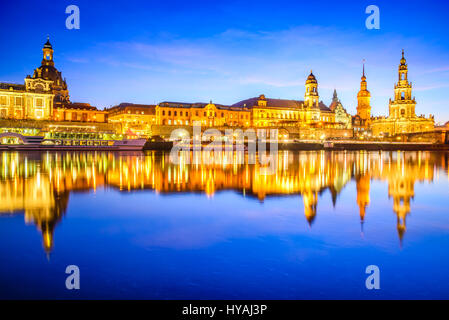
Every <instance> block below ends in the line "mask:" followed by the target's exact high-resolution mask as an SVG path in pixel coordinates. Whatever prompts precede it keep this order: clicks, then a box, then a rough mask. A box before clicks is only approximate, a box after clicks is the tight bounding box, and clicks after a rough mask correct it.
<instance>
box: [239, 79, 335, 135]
mask: <svg viewBox="0 0 449 320" xmlns="http://www.w3.org/2000/svg"><path fill="white" fill-rule="evenodd" d="M319 99H320V96H319V94H318V81H317V80H316V78H315V76H314V75H313V73H312V72H311V73H310V75H309V76H308V77H307V80H306V84H305V94H304V100H303V101H300V100H285V99H271V98H266V97H265V95H260V96H259V97H258V98H251V99H247V100H243V101H240V102H238V103H236V104H234V105H233V107H235V108H248V109H250V110H251V126H253V127H270V126H273V127H283V126H302V127H336V125H335V113H334V112H333V111H332V110H331V109H330V108H329V107H327V106H326V105H325V104H324V103H323V102H322V101H320V100H319Z"/></svg>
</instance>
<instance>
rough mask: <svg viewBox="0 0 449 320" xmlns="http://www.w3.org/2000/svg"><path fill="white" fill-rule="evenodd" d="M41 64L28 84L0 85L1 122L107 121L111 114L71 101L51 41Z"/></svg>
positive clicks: (46, 44)
mask: <svg viewBox="0 0 449 320" xmlns="http://www.w3.org/2000/svg"><path fill="white" fill-rule="evenodd" d="M42 52H43V57H42V62H41V65H40V66H39V67H38V68H36V69H35V70H34V72H33V75H32V76H30V75H28V76H27V77H26V78H25V84H24V85H22V84H10V83H0V119H11V120H53V121H72V122H73V121H75V122H98V123H105V122H107V112H105V111H101V110H98V109H97V108H96V107H94V106H91V105H90V104H88V103H72V102H71V101H70V96H69V90H68V87H67V82H66V80H65V79H63V77H62V74H61V72H60V71H58V69H56V67H55V62H54V60H53V54H54V50H53V47H52V45H51V43H50V40H49V39H47V42H46V43H45V44H44V47H43V48H42Z"/></svg>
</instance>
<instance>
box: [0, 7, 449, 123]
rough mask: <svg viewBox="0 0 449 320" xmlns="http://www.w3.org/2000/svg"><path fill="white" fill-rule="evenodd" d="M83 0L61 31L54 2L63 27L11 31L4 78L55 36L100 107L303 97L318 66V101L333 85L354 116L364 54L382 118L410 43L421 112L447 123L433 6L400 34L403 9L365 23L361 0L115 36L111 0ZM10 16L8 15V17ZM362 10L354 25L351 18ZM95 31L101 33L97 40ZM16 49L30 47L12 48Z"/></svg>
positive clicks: (75, 90) (86, 95) (442, 42)
mask: <svg viewBox="0 0 449 320" xmlns="http://www.w3.org/2000/svg"><path fill="white" fill-rule="evenodd" d="M142 5H143V4H142ZM47 6H49V4H45V5H43V8H46V7H47ZM79 6H80V11H81V28H80V30H75V31H73V30H72V31H71V30H67V29H65V26H64V22H65V18H66V16H67V15H65V14H64V9H65V7H64V8H63V6H62V5H58V6H55V7H52V9H51V10H50V11H49V12H48V13H47V14H55V12H56V11H58V12H59V11H60V15H61V21H60V23H59V24H58V26H57V27H55V26H54V27H51V25H55V24H56V21H53V22H39V23H38V26H37V28H36V30H35V32H33V34H30V33H28V34H27V39H30V40H29V41H27V42H26V43H22V44H20V43H18V42H17V39H18V37H20V34H21V33H22V37H23V32H24V30H22V29H23V27H20V28H14V29H13V31H12V34H13V35H14V36H13V37H12V38H13V41H12V44H11V45H10V46H11V48H12V49H10V50H6V51H3V52H2V53H1V54H2V61H8V63H7V64H5V63H3V64H2V69H1V70H2V72H1V73H0V80H1V81H5V82H17V83H21V82H22V81H23V78H24V77H25V75H26V74H29V73H30V70H33V69H34V68H35V67H36V65H37V63H36V60H37V61H39V60H38V59H39V55H40V54H41V53H40V52H39V50H36V48H38V47H40V46H41V44H42V39H43V38H44V37H46V35H47V34H49V35H50V38H51V40H52V43H53V45H54V46H55V48H54V49H55V64H56V67H57V68H58V69H59V70H62V71H63V76H64V77H66V78H67V83H68V86H69V90H70V93H71V98H72V101H79V102H89V103H91V104H92V105H95V106H97V107H98V108H100V109H103V108H107V107H110V106H112V105H118V104H119V103H121V102H131V103H147V104H156V103H159V102H162V101H182V102H208V101H210V100H212V101H214V102H216V103H220V104H227V105H231V104H233V103H235V102H237V101H239V100H243V99H246V98H248V97H253V96H254V97H257V96H259V95H260V94H265V95H266V96H269V97H273V98H284V99H295V100H302V97H303V95H304V81H305V78H306V77H307V75H308V73H309V71H310V69H313V71H314V74H315V75H316V77H317V80H318V82H319V84H320V88H319V90H320V99H321V100H323V102H324V103H326V104H327V105H329V104H330V102H331V99H332V93H333V90H334V89H336V90H337V92H338V95H339V98H340V99H341V101H342V103H343V106H344V107H345V108H346V109H347V110H348V112H349V113H351V114H355V113H356V105H357V92H358V90H359V81H360V75H361V72H362V61H363V60H364V59H365V60H366V76H367V81H368V88H369V90H370V92H371V94H372V101H371V103H372V114H373V116H383V115H387V114H388V100H389V99H390V98H391V97H392V96H393V84H394V83H395V82H396V68H397V61H398V59H399V58H400V53H401V49H402V48H404V49H405V51H406V55H407V60H408V63H409V65H410V79H411V81H412V82H413V86H414V88H415V89H414V95H415V96H416V100H417V107H416V108H417V109H416V113H417V114H418V115H420V114H425V115H427V116H428V115H429V114H434V115H435V120H436V122H437V123H445V122H446V121H447V120H448V119H449V111H446V108H445V107H446V106H447V102H449V99H448V98H447V97H445V95H444V91H445V88H446V87H447V86H448V85H449V74H448V71H449V67H447V66H446V65H445V62H444V61H445V60H447V59H446V56H447V46H448V44H447V43H448V41H447V40H448V39H447V35H444V33H441V31H443V30H444V29H441V28H436V29H435V30H434V31H432V32H430V30H429V29H432V28H430V27H431V26H439V25H441V24H444V22H443V21H440V20H438V19H434V18H435V17H432V16H429V15H428V14H427V13H428V12H427V10H430V9H429V8H423V10H422V12H421V20H420V21H421V22H420V23H418V25H420V26H421V27H423V26H422V25H423V24H425V23H427V27H423V28H422V30H418V29H416V28H417V24H416V21H414V23H415V24H414V27H413V28H411V27H410V25H409V24H410V23H409V22H410V20H413V18H414V17H416V15H417V13H418V12H417V9H418V6H417V4H415V3H411V5H410V8H408V10H407V11H406V12H404V16H403V23H402V24H403V28H400V29H402V30H400V29H398V28H396V26H394V27H395V28H394V32H393V29H390V28H392V27H393V24H392V22H393V20H394V18H393V17H392V15H393V16H394V14H393V13H395V14H397V12H396V11H397V10H398V9H394V10H396V11H394V10H393V9H392V8H390V7H389V6H388V5H387V4H383V3H382V2H380V3H379V7H380V10H381V29H380V30H367V29H366V28H365V27H364V22H365V19H366V17H367V16H368V15H366V14H365V13H364V8H365V7H366V6H363V5H360V6H354V8H353V7H352V6H347V8H346V7H344V9H341V10H337V11H335V12H337V13H338V14H341V16H342V17H345V16H349V17H352V20H350V22H348V21H346V22H340V20H338V21H337V23H332V24H329V25H328V24H322V23H319V24H318V25H317V24H313V23H311V21H310V18H304V17H302V19H300V20H299V21H298V23H296V21H295V23H291V24H289V26H288V27H286V26H285V23H283V22H282V21H283V20H282V19H280V17H282V16H283V15H290V13H286V12H285V11H284V10H279V11H275V12H274V13H272V15H273V16H274V17H273V19H272V20H270V21H273V23H272V24H265V29H264V28H262V26H260V25H257V23H255V22H254V21H253V18H251V19H249V20H248V25H247V26H246V27H245V26H244V23H241V22H240V23H237V22H232V23H231V22H229V23H222V24H220V25H217V26H214V27H212V28H209V25H208V28H207V32H206V30H203V32H195V30H197V31H198V30H199V29H201V28H199V26H198V25H197V24H198V22H196V20H195V21H193V20H194V19H193V20H192V22H191V24H188V25H187V27H185V28H184V29H185V30H181V26H180V25H182V24H181V23H180V22H179V21H178V22H176V23H174V25H171V24H170V26H167V24H165V25H164V26H159V27H157V28H154V24H157V21H159V19H160V17H159V16H157V17H154V18H153V20H154V21H153V22H139V21H137V23H136V24H134V25H133V26H132V27H130V28H129V30H126V28H125V30H122V32H118V33H116V34H115V35H113V34H110V35H109V36H105V35H106V33H107V32H106V31H107V30H106V29H107V28H106V26H104V25H102V24H101V23H100V21H103V20H102V19H103V18H105V17H106V16H107V15H108V14H109V13H111V12H110V11H109V10H111V9H112V8H113V7H114V6H115V4H111V6H110V7H108V6H105V7H104V8H103V10H101V8H100V7H101V5H100V4H98V5H97V6H93V5H92V6H91V5H86V4H84V6H83V2H82V1H81V2H80V4H79ZM261 6H262V4H261ZM290 6H293V5H292V4H290ZM307 6H308V5H305V6H304V9H307ZM428 6H430V7H432V10H434V9H435V7H438V6H440V8H444V7H445V6H447V5H446V4H445V3H443V2H432V3H431V5H428ZM217 7H219V8H221V9H220V10H218V9H217V10H218V11H220V12H224V13H226V10H225V7H226V6H225V5H223V4H222V5H218V4H217ZM108 8H109V9H108ZM150 8H152V10H153V12H154V10H155V8H157V10H156V12H158V13H161V14H162V13H163V12H165V11H166V10H167V8H166V7H164V6H163V5H156V4H153V3H149V4H147V5H146V6H144V5H143V7H142V12H141V13H135V8H134V9H133V10H131V9H125V10H124V12H122V15H123V16H124V19H123V21H119V20H117V21H119V22H118V23H117V24H115V25H114V26H110V28H111V29H113V30H114V29H116V28H120V26H122V27H123V23H125V22H126V20H127V19H129V18H130V16H131V15H132V12H134V13H135V14H136V15H141V14H143V13H145V12H147V10H150ZM198 8H202V9H201V10H199V12H196V11H195V13H194V14H193V15H192V11H194V10H198ZM214 8H215V7H214V6H213V5H211V4H209V5H207V4H203V5H202V6H201V5H200V4H199V3H196V5H192V7H188V8H187V7H185V6H184V7H181V8H180V9H179V12H178V11H176V10H175V11H172V13H173V15H175V16H178V17H184V15H186V14H187V15H188V14H191V15H190V16H191V17H194V16H195V15H202V16H204V17H203V19H202V21H204V23H207V21H208V20H210V19H212V18H213V17H215V16H216V15H217V12H216V10H214ZM326 8H327V7H326ZM326 8H325V9H323V10H322V11H323V12H322V15H323V17H325V16H327V15H329V14H330V13H329V12H328V11H329V10H328V9H326ZM329 8H332V7H329ZM245 9H248V8H247V7H244V8H242V12H245ZM334 9H338V8H334ZM390 9H391V10H390ZM412 9H413V10H412ZM41 10H42V9H41ZM95 10H98V14H100V16H99V20H98V21H97V22H95V23H94V22H93V21H91V18H93V17H92V16H91V14H93V12H94V11H95ZM259 10H261V8H259V7H257V8H256V9H255V12H258V11H259ZM392 10H393V11H392ZM206 12H209V13H210V14H209V15H207V14H205V13H206ZM439 12H441V10H440V11H439ZM23 13H24V14H23V17H22V18H20V19H24V18H26V17H27V10H25V11H24V12H23ZM111 14H112V13H111ZM203 14H204V15H203ZM228 14H230V13H229V12H228ZM240 14H241V13H239V14H237V13H236V14H235V15H237V16H238V15H240ZM255 14H256V13H255ZM256 15H257V14H256ZM405 15H406V16H405ZM14 16H15V15H14V14H12V17H7V19H5V20H4V23H7V22H8V19H12V18H13V17H14ZM224 16H226V14H224ZM110 17H114V15H111V16H110ZM356 17H358V20H357V23H356V22H355V20H354V19H355V18H356ZM406 17H408V18H407V19H406ZM20 19H19V20H20ZM181 20H182V19H181ZM250 21H251V23H250ZM289 21H293V20H289ZM334 22H335V21H334ZM142 24H148V25H147V27H148V29H147V28H142V29H139V30H140V31H139V30H136V28H139V27H141V26H142ZM150 25H151V28H150ZM164 28H165V31H166V32H165V31H164ZM44 29H46V31H45V30H44ZM150 29H151V31H148V30H150ZM169 29H173V30H169ZM269 29H271V30H269ZM415 29H416V30H415ZM48 30H51V31H52V32H48ZM432 30H433V29H432ZM440 30H441V31H440ZM174 31H177V32H174ZM39 32H42V33H39ZM112 33H114V32H112ZM89 34H91V35H90V36H89ZM94 35H97V36H100V35H101V36H105V37H104V38H103V37H102V38H101V39H102V40H101V41H97V40H96V37H95V36H94ZM92 38H95V39H92ZM114 38H115V39H114ZM14 47H17V48H23V49H24V50H14ZM266 48H269V50H266ZM304 48H305V49H304ZM25 56H26V57H25ZM189 79H190V80H189ZM192 79H193V80H192Z"/></svg>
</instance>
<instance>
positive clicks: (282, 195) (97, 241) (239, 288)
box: [0, 152, 449, 299]
mask: <svg viewBox="0 0 449 320" xmlns="http://www.w3.org/2000/svg"><path fill="white" fill-rule="evenodd" d="M345 155H346V156H345ZM281 156H282V157H284V158H285V154H283V153H282V154H281ZM0 157H1V159H2V162H1V168H0V169H1V170H2V172H1V179H0V180H1V181H0V197H1V199H0V200H1V203H3V205H0V208H3V209H2V213H1V214H0V257H1V258H0V259H1V263H0V298H2V299H16V298H19V299H23V298H32V299H35V298H39V299H51V298H56V299H60V298H61V299H79V298H94V299H109V298H114V299H115V298H119V299H135V298H138V299H346V298H353V299H416V298H420V299H421V298H423V299H447V298H449V273H448V272H447V270H449V208H448V205H447V198H448V192H449V191H448V190H449V188H448V184H449V179H448V174H447V168H448V157H447V155H445V154H433V153H419V154H418V153H399V154H398V153H383V154H382V159H381V160H379V154H378V153H361V152H354V153H345V154H344V155H343V154H341V153H340V154H332V153H323V152H307V153H291V152H290V153H288V154H287V156H286V157H287V164H288V166H287V165H286V163H285V162H284V163H283V164H281V165H280V169H279V171H278V172H277V173H276V174H275V175H274V176H273V177H268V178H267V179H268V180H263V181H264V182H263V183H262V182H261V180H260V179H261V177H260V176H259V175H258V173H257V170H256V169H254V168H252V167H250V168H248V167H247V166H241V167H239V169H238V170H234V169H232V168H231V169H229V170H228V169H223V167H222V166H221V167H220V166H215V167H210V166H209V167H208V166H203V168H200V169H198V168H196V169H195V168H193V167H186V168H181V170H179V172H183V175H184V176H182V177H181V178H180V176H179V172H178V173H177V174H176V178H175V174H174V172H175V171H176V170H178V169H179V167H177V166H176V165H173V164H170V163H169V160H168V159H167V157H166V156H164V155H163V154H162V155H161V154H159V153H146V154H145V155H144V154H131V155H120V154H95V153H94V154H90V155H79V154H71V153H62V154H50V155H49V154H37V155H36V154H31V155H27V154H17V153H13V154H10V153H7V154H3V155H0ZM345 157H346V158H345ZM281 163H282V162H281ZM380 163H382V165H381V166H380V167H379V164H380ZM139 167H140V168H141V170H140V171H139V170H138V172H135V168H139ZM92 168H95V170H92ZM89 172H90V173H89ZM186 174H188V178H187V177H186V176H185V175H186ZM196 175H198V176H201V175H202V176H203V179H199V180H195V176H196ZM367 175H369V178H366V176H367ZM120 176H121V178H120ZM363 176H364V177H365V178H366V179H365V180H364V182H365V184H364V185H363V186H362V183H361V182H360V181H361V180H360V177H363ZM94 177H95V178H94ZM232 177H234V178H235V177H240V178H239V179H235V180H237V181H235V180H233V178H232ZM298 177H302V178H298ZM329 177H331V178H329ZM231 180H232V181H231ZM198 181H200V183H199V182H198ZM201 181H202V182H201ZM285 181H289V182H290V184H288V183H285V185H283V182H285ZM357 181H359V182H358V183H357ZM367 181H368V182H369V187H368V188H366V185H367V184H366V182H367ZM275 186H277V187H278V189H276V192H273V191H272V189H273V188H274V187H275ZM329 186H331V187H329ZM335 186H337V187H335ZM357 186H359V188H357ZM279 188H280V189H281V190H279ZM299 189H301V190H300V191H298V190H299ZM331 189H338V191H337V192H335V190H334V191H332V192H331ZM361 189H363V190H365V191H366V190H367V189H368V193H367V194H368V197H369V200H368V202H369V204H368V205H367V206H366V213H365V216H364V219H363V221H362V219H361V216H360V210H361V209H360V206H359V205H358V199H357V195H358V192H359V198H362V196H363V195H365V196H366V192H365V194H362V195H361V193H363V191H360V190H361ZM61 190H62V191H61ZM358 190H359V191H358ZM308 192H312V193H315V192H316V194H317V198H316V200H317V201H316V203H317V204H316V215H315V218H314V219H309V220H311V222H309V221H308V219H307V218H306V216H305V212H306V208H305V206H306V205H305V201H304V197H305V194H306V193H308ZM264 193H266V194H264ZM270 193H271V194H270ZM332 193H334V197H333V196H332ZM335 194H336V196H335ZM333 198H334V201H333ZM365 198H366V197H365ZM40 199H41V200H42V201H39V200H40ZM52 199H53V200H52ZM55 199H56V200H55ZM395 200H397V201H398V202H397V203H398V205H395ZM58 201H59V202H58ZM334 202H335V205H334ZM359 202H360V201H359ZM5 203H8V205H6V204H5ZM55 203H59V207H58V206H57V205H56V204H55ZM408 203H409V204H408ZM55 208H60V209H55ZM26 212H28V216H29V217H33V219H34V220H30V219H27V218H26V216H27V213H26ZM401 214H402V215H404V214H405V218H406V219H405V221H406V222H405V226H406V228H405V231H404V232H403V233H402V234H401V232H400V230H402V229H401V228H400V226H401V225H402V224H401V223H399V227H398V217H399V216H401ZM25 220H27V221H25ZM42 221H44V222H42ZM44 225H46V226H49V225H51V226H53V227H52V228H51V230H52V232H50V234H51V235H52V244H51V246H46V245H45V243H44V242H43V238H44V234H45V232H44V231H42V230H43V229H45V227H42V226H44ZM68 265H77V266H78V267H79V269H80V285H81V289H80V290H67V289H66V287H65V280H66V277H67V276H68V275H67V274H65V269H66V267H67V266H68ZM369 265H377V266H378V267H379V269H380V287H381V288H380V290H367V289H366V287H365V280H366V278H367V277H368V275H367V274H365V268H366V267H367V266H369Z"/></svg>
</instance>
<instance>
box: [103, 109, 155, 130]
mask: <svg viewBox="0 0 449 320" xmlns="http://www.w3.org/2000/svg"><path fill="white" fill-rule="evenodd" d="M107 113H108V122H109V123H112V124H113V125H114V128H115V129H116V131H118V132H120V133H121V134H136V135H139V136H148V137H149V136H151V127H152V126H153V125H156V106H155V105H144V104H132V103H121V104H120V105H118V106H114V107H112V108H111V109H108V110H107Z"/></svg>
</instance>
